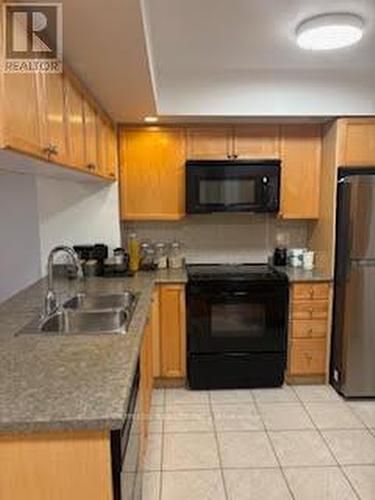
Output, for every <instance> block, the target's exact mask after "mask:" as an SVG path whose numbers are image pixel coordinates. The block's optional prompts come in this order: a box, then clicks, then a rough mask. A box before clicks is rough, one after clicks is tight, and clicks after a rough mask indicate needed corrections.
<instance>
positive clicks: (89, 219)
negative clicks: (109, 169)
mask: <svg viewBox="0 0 375 500" xmlns="http://www.w3.org/2000/svg"><path fill="white" fill-rule="evenodd" d="M37 194H38V213H39V225H40V247H41V252H40V264H41V267H42V273H43V274H45V270H46V264H47V258H48V253H49V252H50V250H51V249H52V248H53V247H54V246H56V245H61V244H62V245H69V246H72V245H76V244H92V243H105V244H107V245H109V247H110V248H114V247H116V246H119V245H120V242H121V238H120V223H119V213H118V206H119V205H118V185H117V183H111V184H103V183H92V182H87V183H84V182H74V181H70V180H62V179H52V178H48V177H38V178H37Z"/></svg>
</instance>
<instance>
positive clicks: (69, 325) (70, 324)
mask: <svg viewBox="0 0 375 500" xmlns="http://www.w3.org/2000/svg"><path fill="white" fill-rule="evenodd" d="M129 319H130V318H129V316H128V314H127V313H126V312H125V310H124V309H113V310H103V311H94V310H91V311H88V310H86V311H83V310H63V311H58V312H56V313H55V314H53V315H52V316H50V317H48V318H47V319H46V320H45V321H44V322H43V323H42V326H41V331H42V332H46V333H61V334H75V335H84V334H88V333H92V334H113V333H118V334H120V333H125V331H126V327H127V326H128V323H129Z"/></svg>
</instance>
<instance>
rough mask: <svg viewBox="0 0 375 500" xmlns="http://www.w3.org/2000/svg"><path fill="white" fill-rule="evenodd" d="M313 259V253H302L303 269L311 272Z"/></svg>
mask: <svg viewBox="0 0 375 500" xmlns="http://www.w3.org/2000/svg"><path fill="white" fill-rule="evenodd" d="M314 257H315V253H314V252H311V251H308V250H306V251H305V252H303V268H304V269H306V270H307V271H311V270H312V269H314Z"/></svg>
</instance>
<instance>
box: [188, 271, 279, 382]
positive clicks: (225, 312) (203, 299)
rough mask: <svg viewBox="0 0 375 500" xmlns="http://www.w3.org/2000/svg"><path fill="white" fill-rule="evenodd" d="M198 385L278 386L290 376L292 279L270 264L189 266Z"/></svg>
mask: <svg viewBox="0 0 375 500" xmlns="http://www.w3.org/2000/svg"><path fill="white" fill-rule="evenodd" d="M187 272H188V278H189V279H188V285H187V334H188V353H187V367H188V381H189V385H190V387H191V388H192V389H215V388H241V387H249V388H250V387H275V386H280V385H282V383H283V381H284V369H285V366H286V353H287V323H288V279H287V277H286V275H285V274H284V273H282V272H279V271H276V270H275V269H273V268H272V267H270V266H268V265H266V264H242V265H230V264H229V265H228V264H213V265H212V264H193V265H189V266H187Z"/></svg>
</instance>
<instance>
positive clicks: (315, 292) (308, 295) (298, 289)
mask: <svg viewBox="0 0 375 500" xmlns="http://www.w3.org/2000/svg"><path fill="white" fill-rule="evenodd" d="M328 297H329V284H328V283H296V284H295V285H293V290H292V300H293V301H295V300H328Z"/></svg>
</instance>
